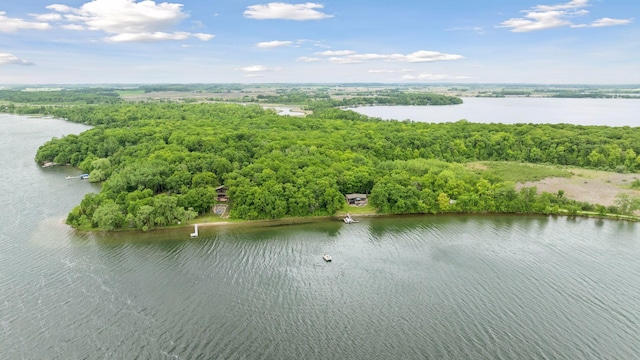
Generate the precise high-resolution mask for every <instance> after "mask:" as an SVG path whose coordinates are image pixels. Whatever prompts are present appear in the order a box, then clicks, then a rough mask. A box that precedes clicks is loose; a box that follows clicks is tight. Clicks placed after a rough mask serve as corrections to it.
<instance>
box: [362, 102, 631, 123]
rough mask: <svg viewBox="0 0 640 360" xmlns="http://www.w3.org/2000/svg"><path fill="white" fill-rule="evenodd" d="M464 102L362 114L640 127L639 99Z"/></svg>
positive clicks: (380, 108)
mask: <svg viewBox="0 0 640 360" xmlns="http://www.w3.org/2000/svg"><path fill="white" fill-rule="evenodd" d="M463 101H464V102H463V103H462V104H461V105H447V106H363V107H358V108H353V109H351V110H354V111H357V112H359V113H361V114H364V115H367V116H372V117H379V118H382V119H393V120H406V119H409V120H413V121H417V122H429V123H442V122H454V121H458V120H462V119H466V120H468V121H469V122H474V123H485V124H488V123H503V124H516V123H531V124H560V123H565V124H574V125H608V126H640V115H639V114H640V100H638V99H560V98H464V99H463Z"/></svg>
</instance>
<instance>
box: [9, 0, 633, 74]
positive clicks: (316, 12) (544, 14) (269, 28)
mask: <svg viewBox="0 0 640 360" xmlns="http://www.w3.org/2000/svg"><path fill="white" fill-rule="evenodd" d="M639 13H640V2H638V1H637V0H560V1H554V0H536V1H528V0H483V1H479V0H459V1H425V0H395V1H378V0H369V1H362V0H326V1H322V2H285V1H283V2H280V1H276V2H268V1H260V0H253V1H244V0H227V1H224V0H175V1H174V0H167V1H165V2H163V1H150V0H145V1H140V0H26V1H13V0H12V1H0V84H96V83H97V84H100V83H230V82H234V83H274V82H277V83H336V82H339V83H349V82H380V83H537V84H640V27H639V25H638V21H639V20H638V19H637V18H638V16H639V15H638V14H639Z"/></svg>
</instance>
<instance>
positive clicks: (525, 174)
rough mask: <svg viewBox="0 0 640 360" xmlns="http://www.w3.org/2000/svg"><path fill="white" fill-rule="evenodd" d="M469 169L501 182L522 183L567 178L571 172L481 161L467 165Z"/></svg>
mask: <svg viewBox="0 0 640 360" xmlns="http://www.w3.org/2000/svg"><path fill="white" fill-rule="evenodd" d="M467 166H468V167H469V168H471V169H474V170H477V171H480V172H483V173H485V174H489V175H493V176H494V177H495V178H498V179H503V181H513V182H515V183H522V182H525V181H539V180H542V179H545V178H548V177H563V178H569V177H571V176H573V172H571V171H570V170H569V169H567V168H564V167H560V166H557V165H538V164H524V163H517V162H506V161H481V162H473V163H468V164H467Z"/></svg>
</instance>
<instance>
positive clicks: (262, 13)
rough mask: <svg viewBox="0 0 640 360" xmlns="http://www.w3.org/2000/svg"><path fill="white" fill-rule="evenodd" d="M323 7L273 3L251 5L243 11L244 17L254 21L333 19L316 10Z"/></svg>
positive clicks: (309, 3) (307, 4)
mask: <svg viewBox="0 0 640 360" xmlns="http://www.w3.org/2000/svg"><path fill="white" fill-rule="evenodd" d="M322 8H324V5H322V4H318V3H311V2H308V3H304V4H287V3H281V2H274V3H268V4H264V5H262V4H260V5H251V6H248V7H247V9H246V10H245V11H244V16H245V17H246V18H249V19H256V20H275V19H280V20H296V21H306V20H321V19H327V18H331V17H333V15H328V14H325V13H323V12H321V11H318V10H316V9H322Z"/></svg>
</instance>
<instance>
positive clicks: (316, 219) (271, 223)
mask: <svg viewBox="0 0 640 360" xmlns="http://www.w3.org/2000/svg"><path fill="white" fill-rule="evenodd" d="M405 216H406V217H409V216H413V217H427V216H434V217H436V216H437V217H441V216H516V217H517V216H544V217H548V216H556V217H557V216H563V217H567V218H572V217H574V218H575V217H581V218H591V219H600V220H615V221H629V222H640V217H637V216H630V215H616V214H607V215H599V214H597V213H595V212H579V213H577V214H569V213H568V212H561V213H558V214H543V213H441V214H431V213H426V214H419V213H415V214H355V215H352V217H354V218H356V219H357V218H385V217H386V218H399V217H405ZM343 218H344V215H332V216H313V217H295V218H284V219H263V220H236V221H210V222H195V223H191V224H180V225H176V226H170V227H158V228H154V229H151V230H149V231H147V233H152V232H156V231H167V230H176V229H185V230H186V229H189V228H191V229H193V228H194V227H195V226H196V225H197V226H198V228H207V227H208V228H211V227H213V228H215V227H231V226H241V227H246V228H257V227H276V226H289V225H302V224H310V223H322V222H334V221H336V222H340V223H343V220H342V219H343ZM76 230H77V231H84V232H88V233H93V232H105V230H99V229H93V230H80V229H76ZM129 231H140V230H139V229H121V230H118V231H116V232H129ZM106 232H110V231H106Z"/></svg>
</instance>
